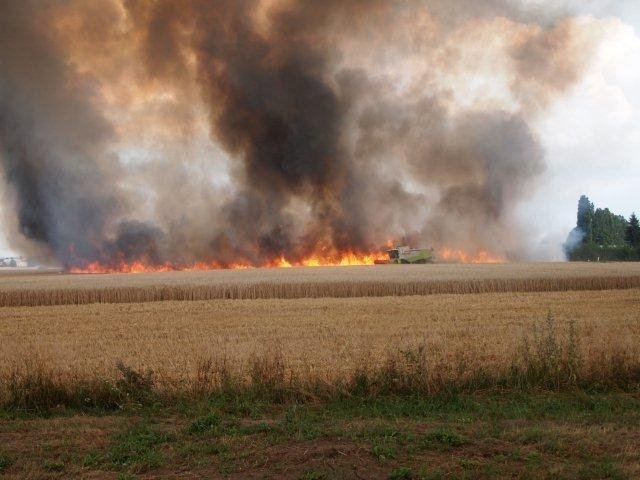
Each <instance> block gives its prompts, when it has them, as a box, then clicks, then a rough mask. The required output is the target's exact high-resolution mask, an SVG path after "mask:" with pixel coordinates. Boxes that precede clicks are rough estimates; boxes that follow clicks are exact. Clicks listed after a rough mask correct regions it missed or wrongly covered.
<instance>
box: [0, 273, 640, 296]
mask: <svg viewBox="0 0 640 480" xmlns="http://www.w3.org/2000/svg"><path fill="white" fill-rule="evenodd" d="M639 287H640V264H638V263H624V264H596V263H571V264H569V263H556V264H554V263H549V264H543V263H537V264H535V263H532V264H504V265H423V266H418V265H415V266H414V265H410V266H378V267H348V268H294V269H262V270H236V271H211V272H171V273H159V274H140V275H130V274H128V275H127V274H124V275H122V274H121V275H93V276H86V275H64V274H39V275H38V274H34V275H3V274H0V306H38V305H76V304H90V303H141V302H155V301H168V300H177V301H184V300H193V301H195V300H215V299H263V298H264V299H266V298H281V299H288V298H322V297H337V298H345V297H384V296H411V295H429V294H445V293H457V294H464V293H494V292H546V291H576V290H606V289H629V288H639Z"/></svg>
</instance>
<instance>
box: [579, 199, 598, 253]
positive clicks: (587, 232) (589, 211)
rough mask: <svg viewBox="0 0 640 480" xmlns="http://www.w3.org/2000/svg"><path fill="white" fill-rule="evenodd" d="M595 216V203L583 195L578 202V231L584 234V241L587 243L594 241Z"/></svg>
mask: <svg viewBox="0 0 640 480" xmlns="http://www.w3.org/2000/svg"><path fill="white" fill-rule="evenodd" d="M593 216H594V207H593V203H591V202H590V201H589V197H587V196H586V195H582V196H581V197H580V200H579V201H578V229H580V230H582V232H584V241H585V242H587V243H591V242H592V241H593Z"/></svg>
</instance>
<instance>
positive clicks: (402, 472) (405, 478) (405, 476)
mask: <svg viewBox="0 0 640 480" xmlns="http://www.w3.org/2000/svg"><path fill="white" fill-rule="evenodd" d="M412 478H414V476H413V470H411V469H410V468H409V467H400V468H396V469H395V470H393V471H392V472H391V473H390V474H389V480H411V479H412Z"/></svg>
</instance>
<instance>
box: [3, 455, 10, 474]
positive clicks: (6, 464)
mask: <svg viewBox="0 0 640 480" xmlns="http://www.w3.org/2000/svg"><path fill="white" fill-rule="evenodd" d="M10 466H11V460H10V459H9V457H8V456H7V455H5V454H3V453H0V473H2V472H4V471H5V470H7V469H8V468H9V467H10Z"/></svg>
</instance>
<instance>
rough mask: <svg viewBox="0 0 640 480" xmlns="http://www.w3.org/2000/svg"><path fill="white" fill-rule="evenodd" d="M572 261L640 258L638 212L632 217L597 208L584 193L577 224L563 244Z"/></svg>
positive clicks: (635, 259) (579, 206)
mask: <svg viewBox="0 0 640 480" xmlns="http://www.w3.org/2000/svg"><path fill="white" fill-rule="evenodd" d="M564 250H565V253H566V255H567V258H568V259H569V260H572V261H593V262H600V261H603V262H607V261H638V260H640V222H639V221H638V217H637V216H636V214H635V213H634V214H632V215H631V217H630V218H629V220H627V219H626V218H625V217H624V216H622V215H616V214H614V213H613V212H611V211H610V210H609V209H608V208H604V209H602V208H598V209H595V208H594V205H593V203H591V201H590V200H589V198H588V197H587V196H585V195H582V196H581V197H580V201H579V202H578V223H577V225H576V228H574V229H573V230H572V231H571V233H569V237H568V238H567V241H566V242H565V244H564Z"/></svg>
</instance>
